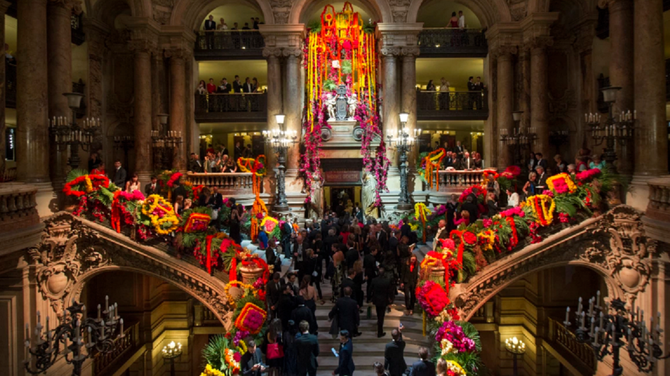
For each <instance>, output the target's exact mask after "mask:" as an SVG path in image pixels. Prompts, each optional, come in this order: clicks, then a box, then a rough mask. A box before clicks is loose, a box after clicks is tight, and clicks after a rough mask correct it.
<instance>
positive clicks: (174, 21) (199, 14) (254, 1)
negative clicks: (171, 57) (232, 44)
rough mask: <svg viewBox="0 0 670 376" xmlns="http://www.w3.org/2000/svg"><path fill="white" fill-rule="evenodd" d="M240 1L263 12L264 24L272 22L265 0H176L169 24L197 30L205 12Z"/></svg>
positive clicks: (270, 11)
mask: <svg viewBox="0 0 670 376" xmlns="http://www.w3.org/2000/svg"><path fill="white" fill-rule="evenodd" d="M240 2H244V3H247V4H249V5H252V6H253V7H254V8H256V9H258V11H259V12H261V13H262V14H263V20H264V21H265V23H266V24H273V23H274V17H273V14H272V8H271V7H270V4H269V2H268V1H266V0H208V1H193V0H177V3H176V4H175V6H174V8H173V10H172V16H171V17H170V24H171V25H182V26H184V27H186V28H188V29H190V30H198V29H199V28H200V24H201V23H202V20H204V19H205V17H206V16H207V13H209V12H211V11H212V10H214V9H216V8H218V7H220V6H222V5H226V4H233V3H236V4H239V3H240Z"/></svg>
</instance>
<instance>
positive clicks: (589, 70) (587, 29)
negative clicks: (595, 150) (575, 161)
mask: <svg viewBox="0 0 670 376" xmlns="http://www.w3.org/2000/svg"><path fill="white" fill-rule="evenodd" d="M594 38H595V21H593V22H587V23H585V24H584V25H582V27H581V30H580V32H579V34H578V35H577V38H576V40H575V43H574V47H575V51H577V53H579V63H580V64H579V65H580V87H581V94H580V103H581V105H580V112H579V113H580V114H586V113H592V112H596V111H597V107H598V94H597V93H598V83H597V81H596V77H595V73H594V72H593V39H594ZM578 121H579V124H578V126H577V129H576V131H575V133H571V134H570V136H569V137H570V140H574V142H570V147H569V149H568V150H569V152H570V154H569V155H568V156H573V155H577V152H578V151H579V149H580V148H581V147H582V146H586V145H588V143H589V141H590V135H589V134H588V131H587V127H588V125H586V122H585V120H584V117H583V116H580V117H579V120H578ZM564 158H565V156H564ZM565 159H566V160H567V158H565Z"/></svg>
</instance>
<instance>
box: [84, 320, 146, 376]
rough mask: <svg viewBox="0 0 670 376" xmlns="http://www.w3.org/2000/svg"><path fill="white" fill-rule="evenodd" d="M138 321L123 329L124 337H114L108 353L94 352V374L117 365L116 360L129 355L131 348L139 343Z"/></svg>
mask: <svg viewBox="0 0 670 376" xmlns="http://www.w3.org/2000/svg"><path fill="white" fill-rule="evenodd" d="M139 329H140V325H139V323H137V324H135V325H133V326H131V327H130V328H127V329H126V330H124V331H123V334H124V337H123V338H119V339H116V340H115V341H114V343H113V344H112V351H110V352H108V353H104V354H102V353H96V354H95V355H94V357H93V368H94V370H95V372H93V374H94V375H100V374H101V373H103V372H104V371H106V370H112V369H116V368H111V366H113V365H115V366H119V364H115V363H118V362H117V361H118V360H119V359H122V358H125V357H127V356H129V355H130V353H131V350H132V349H134V348H137V347H138V345H139V334H140V330H139Z"/></svg>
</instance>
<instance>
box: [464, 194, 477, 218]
mask: <svg viewBox="0 0 670 376" xmlns="http://www.w3.org/2000/svg"><path fill="white" fill-rule="evenodd" d="M462 211H467V212H468V213H469V214H470V223H475V221H477V218H478V217H479V207H478V206H477V203H476V202H475V199H474V198H473V197H472V195H470V196H468V197H466V198H465V202H464V203H463V205H461V212H462Z"/></svg>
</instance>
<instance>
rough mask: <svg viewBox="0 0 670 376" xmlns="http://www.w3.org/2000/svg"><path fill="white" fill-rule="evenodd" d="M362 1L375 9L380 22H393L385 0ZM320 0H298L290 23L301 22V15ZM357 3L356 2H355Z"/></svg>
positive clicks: (289, 20)
mask: <svg viewBox="0 0 670 376" xmlns="http://www.w3.org/2000/svg"><path fill="white" fill-rule="evenodd" d="M358 1H359V2H360V3H362V4H363V5H365V6H366V7H367V8H368V9H371V10H373V11H374V12H375V13H376V14H375V16H377V17H378V18H379V21H380V22H393V15H392V13H391V7H390V6H389V4H388V3H387V2H386V1H385V0H358ZM315 2H318V0H297V1H296V2H295V3H294V4H293V6H292V7H291V13H290V14H289V17H288V23H289V24H297V23H301V17H302V16H303V13H304V11H305V10H307V9H309V8H310V5H312V4H313V3H315ZM354 5H355V4H354ZM335 10H336V11H341V9H335Z"/></svg>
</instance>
